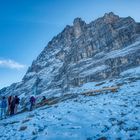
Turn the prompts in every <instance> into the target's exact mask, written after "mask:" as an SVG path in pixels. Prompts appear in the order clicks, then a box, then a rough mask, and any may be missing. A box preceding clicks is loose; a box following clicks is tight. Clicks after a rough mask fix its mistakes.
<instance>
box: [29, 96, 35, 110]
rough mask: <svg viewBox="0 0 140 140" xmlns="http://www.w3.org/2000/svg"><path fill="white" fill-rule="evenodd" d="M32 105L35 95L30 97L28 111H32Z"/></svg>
mask: <svg viewBox="0 0 140 140" xmlns="http://www.w3.org/2000/svg"><path fill="white" fill-rule="evenodd" d="M34 105H35V97H34V96H31V98H30V111H32V109H33V107H34Z"/></svg>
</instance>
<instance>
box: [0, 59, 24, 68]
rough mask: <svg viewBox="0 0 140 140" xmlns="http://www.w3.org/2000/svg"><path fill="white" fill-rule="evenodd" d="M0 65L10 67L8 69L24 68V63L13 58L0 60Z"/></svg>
mask: <svg viewBox="0 0 140 140" xmlns="http://www.w3.org/2000/svg"><path fill="white" fill-rule="evenodd" d="M0 67H3V68H10V69H17V70H20V69H24V68H26V66H25V65H23V64H20V63H18V62H16V61H14V60H10V59H8V60H0Z"/></svg>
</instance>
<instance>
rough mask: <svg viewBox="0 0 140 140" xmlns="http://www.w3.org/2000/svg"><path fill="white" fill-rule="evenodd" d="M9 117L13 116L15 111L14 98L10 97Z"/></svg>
mask: <svg viewBox="0 0 140 140" xmlns="http://www.w3.org/2000/svg"><path fill="white" fill-rule="evenodd" d="M10 110H11V112H10V115H14V111H15V98H14V97H13V96H12V98H11V106H10Z"/></svg>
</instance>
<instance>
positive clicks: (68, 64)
mask: <svg viewBox="0 0 140 140" xmlns="http://www.w3.org/2000/svg"><path fill="white" fill-rule="evenodd" d="M139 65H140V23H136V22H135V21H134V20H133V19H132V18H131V17H126V18H121V17H119V16H117V15H115V14H114V13H112V12H111V13H107V14H105V15H104V16H103V17H101V18H98V19H97V20H95V21H93V22H91V23H89V24H86V23H85V21H83V20H82V19H81V18H76V19H75V20H74V22H73V26H68V25H67V26H66V27H65V29H64V30H63V31H62V32H61V33H60V34H58V35H57V36H55V37H54V38H53V39H52V40H51V41H50V42H49V43H48V45H47V46H46V47H45V48H44V50H43V51H42V52H41V53H40V55H39V56H38V57H37V59H36V60H34V61H33V63H32V65H31V66H30V67H29V69H28V71H27V73H26V74H25V76H24V77H23V79H22V81H21V82H19V83H15V84H12V85H11V86H9V87H6V88H3V89H2V90H1V91H0V92H1V94H5V95H9V94H17V95H21V94H22V95H23V96H26V95H31V94H36V95H39V94H42V95H46V96H55V95H56V94H58V93H66V92H67V91H69V90H70V89H71V88H74V87H77V86H81V85H82V84H84V83H88V82H92V81H101V80H104V79H108V78H116V77H118V76H120V73H121V72H123V71H125V70H127V69H129V68H133V67H137V66H139Z"/></svg>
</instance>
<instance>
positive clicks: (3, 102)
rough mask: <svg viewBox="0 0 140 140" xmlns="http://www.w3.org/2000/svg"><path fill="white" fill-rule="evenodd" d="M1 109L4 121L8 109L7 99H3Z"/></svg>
mask: <svg viewBox="0 0 140 140" xmlns="http://www.w3.org/2000/svg"><path fill="white" fill-rule="evenodd" d="M0 107H1V119H3V117H4V118H6V108H7V100H6V97H2V101H1V104H0Z"/></svg>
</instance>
